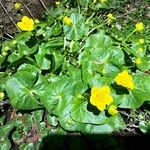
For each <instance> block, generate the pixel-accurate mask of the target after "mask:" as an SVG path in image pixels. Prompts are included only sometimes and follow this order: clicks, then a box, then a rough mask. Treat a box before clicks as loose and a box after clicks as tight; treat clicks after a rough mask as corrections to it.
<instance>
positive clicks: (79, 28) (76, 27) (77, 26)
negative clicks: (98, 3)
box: [64, 13, 88, 41]
mask: <svg viewBox="0 0 150 150" xmlns="http://www.w3.org/2000/svg"><path fill="white" fill-rule="evenodd" d="M70 18H71V19H72V21H73V24H72V25H64V34H65V36H66V38H67V39H69V40H74V41H77V40H80V39H82V38H83V36H84V35H85V34H86V33H87V31H88V28H87V27H86V26H85V18H84V17H83V16H82V15H81V14H78V13H72V14H71V16H70Z"/></svg>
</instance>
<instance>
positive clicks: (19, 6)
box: [14, 3, 22, 10]
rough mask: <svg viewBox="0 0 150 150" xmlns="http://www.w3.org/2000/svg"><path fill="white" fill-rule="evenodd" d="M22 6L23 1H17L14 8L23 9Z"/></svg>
mask: <svg viewBox="0 0 150 150" xmlns="http://www.w3.org/2000/svg"><path fill="white" fill-rule="evenodd" d="M21 7H22V4H21V3H15V5H14V8H15V9H16V10H19V9H21Z"/></svg>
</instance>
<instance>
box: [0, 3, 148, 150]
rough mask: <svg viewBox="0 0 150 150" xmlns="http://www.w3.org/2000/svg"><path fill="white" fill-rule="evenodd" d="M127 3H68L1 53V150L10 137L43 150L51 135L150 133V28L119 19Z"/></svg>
mask: <svg viewBox="0 0 150 150" xmlns="http://www.w3.org/2000/svg"><path fill="white" fill-rule="evenodd" d="M127 2H128V1H127V0H124V1H111V0H76V1H71V0H69V1H68V0H62V1H56V2H55V6H54V7H51V8H49V9H48V11H47V12H46V16H45V18H44V19H43V20H42V21H39V20H37V19H33V18H30V17H29V16H22V20H21V21H20V22H18V23H17V26H18V28H19V29H20V32H19V33H17V34H16V36H15V37H14V38H13V39H11V40H7V41H4V42H3V43H2V45H1V55H0V100H1V101H0V109H1V114H2V115H1V116H0V125H1V126H0V149H10V148H11V146H12V145H11V144H12V142H10V140H9V139H10V138H9V137H10V135H11V139H12V141H13V143H15V144H16V145H19V146H20V147H19V148H20V149H25V148H31V149H33V148H34V147H35V145H34V143H35V142H36V148H37V149H38V148H39V146H40V145H41V141H42V138H43V137H45V136H47V135H54V134H57V135H59V134H60V135H67V134H68V133H80V134H114V133H119V132H122V131H126V132H129V133H130V132H134V133H135V134H136V133H137V134H139V133H140V134H142V132H143V133H148V132H149V131H150V121H149V119H150V111H149V108H150V76H149V69H150V57H149V37H148V33H149V24H148V21H147V20H146V19H143V18H142V17H141V18H138V19H137V20H132V18H131V19H128V18H126V19H125V20H124V18H122V17H120V16H119V12H118V11H116V10H117V9H118V8H119V7H121V6H122V5H124V4H125V3H127ZM19 6H20V5H19V4H18V5H17V4H16V6H15V7H18V9H19ZM6 110H7V111H10V114H9V117H8V115H7V116H6V114H7V112H6Z"/></svg>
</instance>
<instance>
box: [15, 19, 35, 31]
mask: <svg viewBox="0 0 150 150" xmlns="http://www.w3.org/2000/svg"><path fill="white" fill-rule="evenodd" d="M17 26H18V27H19V28H20V29H21V30H22V31H32V30H33V29H34V21H33V19H31V18H28V17H27V16H23V17H22V20H21V22H18V23H17Z"/></svg>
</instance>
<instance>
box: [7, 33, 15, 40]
mask: <svg viewBox="0 0 150 150" xmlns="http://www.w3.org/2000/svg"><path fill="white" fill-rule="evenodd" d="M5 34H6V35H7V36H8V37H10V38H11V39H13V38H14V37H13V36H11V35H10V34H8V33H5Z"/></svg>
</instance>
